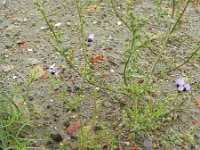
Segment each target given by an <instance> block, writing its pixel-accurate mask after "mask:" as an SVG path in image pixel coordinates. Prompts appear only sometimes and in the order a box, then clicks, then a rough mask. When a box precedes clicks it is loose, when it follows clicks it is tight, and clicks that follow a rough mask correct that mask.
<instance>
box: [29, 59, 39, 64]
mask: <svg viewBox="0 0 200 150" xmlns="http://www.w3.org/2000/svg"><path fill="white" fill-rule="evenodd" d="M27 61H28V63H29V64H30V65H37V64H39V63H40V61H39V60H38V59H36V58H27Z"/></svg>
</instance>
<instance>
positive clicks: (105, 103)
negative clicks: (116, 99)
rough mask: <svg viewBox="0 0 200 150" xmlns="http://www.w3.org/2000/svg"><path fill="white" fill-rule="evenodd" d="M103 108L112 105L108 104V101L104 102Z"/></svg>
mask: <svg viewBox="0 0 200 150" xmlns="http://www.w3.org/2000/svg"><path fill="white" fill-rule="evenodd" d="M104 106H105V107H111V106H112V103H110V102H108V101H105V102H104Z"/></svg>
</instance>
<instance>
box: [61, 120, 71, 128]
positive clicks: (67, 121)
mask: <svg viewBox="0 0 200 150" xmlns="http://www.w3.org/2000/svg"><path fill="white" fill-rule="evenodd" d="M69 125H70V121H69V120H65V121H64V122H63V126H64V127H65V128H67V127H69Z"/></svg>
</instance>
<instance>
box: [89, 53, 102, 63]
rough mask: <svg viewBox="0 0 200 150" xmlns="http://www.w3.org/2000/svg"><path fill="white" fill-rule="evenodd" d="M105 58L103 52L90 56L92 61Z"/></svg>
mask: <svg viewBox="0 0 200 150" xmlns="http://www.w3.org/2000/svg"><path fill="white" fill-rule="evenodd" d="M103 60H104V57H103V55H102V54H97V55H94V56H92V57H91V58H90V61H91V62H98V61H103Z"/></svg>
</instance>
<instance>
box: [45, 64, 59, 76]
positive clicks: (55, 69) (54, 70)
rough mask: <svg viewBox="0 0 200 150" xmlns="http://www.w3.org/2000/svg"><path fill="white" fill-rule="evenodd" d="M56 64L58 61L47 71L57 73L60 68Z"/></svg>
mask: <svg viewBox="0 0 200 150" xmlns="http://www.w3.org/2000/svg"><path fill="white" fill-rule="evenodd" d="M55 66H56V63H54V64H52V65H51V66H50V67H49V69H48V70H47V72H48V73H50V74H55V73H56V72H58V69H57V68H56V67H55Z"/></svg>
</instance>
